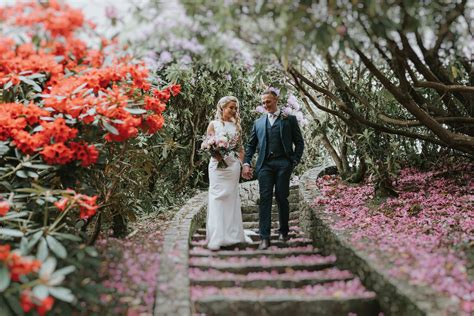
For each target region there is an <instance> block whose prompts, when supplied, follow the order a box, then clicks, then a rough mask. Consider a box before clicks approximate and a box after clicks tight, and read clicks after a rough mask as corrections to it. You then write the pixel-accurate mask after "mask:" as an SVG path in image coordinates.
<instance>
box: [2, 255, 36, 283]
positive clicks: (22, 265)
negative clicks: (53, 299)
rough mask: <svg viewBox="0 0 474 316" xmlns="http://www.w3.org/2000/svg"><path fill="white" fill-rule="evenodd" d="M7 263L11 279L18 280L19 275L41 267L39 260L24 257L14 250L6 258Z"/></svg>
mask: <svg viewBox="0 0 474 316" xmlns="http://www.w3.org/2000/svg"><path fill="white" fill-rule="evenodd" d="M7 265H8V267H9V269H10V275H11V279H12V280H13V281H15V282H18V281H19V280H20V276H22V275H26V274H29V273H31V272H38V271H39V268H40V267H41V261H39V260H35V259H29V258H25V257H22V256H20V255H19V254H17V253H15V252H14V253H12V254H11V255H10V257H9V258H8V261H7Z"/></svg>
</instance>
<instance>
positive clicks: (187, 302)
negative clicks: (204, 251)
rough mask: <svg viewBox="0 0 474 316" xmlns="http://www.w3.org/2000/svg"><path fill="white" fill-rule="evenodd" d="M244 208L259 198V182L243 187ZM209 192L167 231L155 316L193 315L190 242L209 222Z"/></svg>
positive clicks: (193, 201) (192, 202) (183, 210)
mask: <svg viewBox="0 0 474 316" xmlns="http://www.w3.org/2000/svg"><path fill="white" fill-rule="evenodd" d="M240 198H241V200H242V205H248V204H249V201H255V200H256V199H257V198H258V183H257V181H249V182H245V183H242V184H241V185H240ZM207 201H208V192H207V191H204V192H200V193H198V194H196V195H195V196H194V197H192V198H191V199H189V200H188V201H187V203H186V204H185V205H183V206H182V207H181V208H180V210H179V211H178V212H177V213H176V215H175V216H174V217H173V221H172V222H171V224H170V226H169V228H168V229H167V231H166V232H165V236H164V242H163V249H162V252H161V253H162V256H161V261H160V270H159V275H158V282H157V290H156V299H155V308H154V315H156V316H165V315H166V316H167V315H170V316H171V315H173V316H175V315H180V316H190V315H191V297H190V282H189V276H188V267H189V242H190V240H191V237H192V235H193V234H194V233H195V232H196V230H197V229H198V228H199V227H200V226H202V225H203V224H204V223H205V221H206V213H207V203H208V202H207Z"/></svg>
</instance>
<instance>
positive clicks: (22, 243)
mask: <svg viewBox="0 0 474 316" xmlns="http://www.w3.org/2000/svg"><path fill="white" fill-rule="evenodd" d="M20 251H21V254H22V255H23V256H26V255H27V254H28V239H27V238H26V237H25V236H23V237H22V238H21V241H20Z"/></svg>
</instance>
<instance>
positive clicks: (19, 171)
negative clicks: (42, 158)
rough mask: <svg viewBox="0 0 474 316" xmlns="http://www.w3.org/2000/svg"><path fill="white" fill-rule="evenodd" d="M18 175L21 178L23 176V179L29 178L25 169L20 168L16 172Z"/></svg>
mask: <svg viewBox="0 0 474 316" xmlns="http://www.w3.org/2000/svg"><path fill="white" fill-rule="evenodd" d="M16 176H17V177H20V178H23V179H27V178H28V175H27V174H26V172H25V171H24V170H18V171H17V172H16Z"/></svg>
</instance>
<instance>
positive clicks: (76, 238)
mask: <svg viewBox="0 0 474 316" xmlns="http://www.w3.org/2000/svg"><path fill="white" fill-rule="evenodd" d="M51 235H54V236H55V237H56V239H58V240H62V239H67V240H71V241H78V242H81V241H82V238H81V237H79V236H76V235H73V234H65V233H53V234H51Z"/></svg>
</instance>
